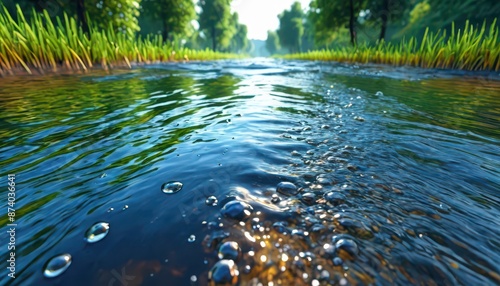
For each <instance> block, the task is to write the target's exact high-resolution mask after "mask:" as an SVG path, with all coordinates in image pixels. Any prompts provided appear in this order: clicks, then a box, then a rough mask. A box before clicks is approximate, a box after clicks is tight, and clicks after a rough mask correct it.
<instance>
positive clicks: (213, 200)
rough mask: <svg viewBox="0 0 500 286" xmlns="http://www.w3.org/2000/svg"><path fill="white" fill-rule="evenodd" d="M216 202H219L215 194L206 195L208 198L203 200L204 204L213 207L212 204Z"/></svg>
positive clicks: (214, 204)
mask: <svg viewBox="0 0 500 286" xmlns="http://www.w3.org/2000/svg"><path fill="white" fill-rule="evenodd" d="M218 202H219V201H218V200H217V198H216V197H215V196H210V197H208V198H207V199H206V200H205V204H206V205H207V206H212V207H213V206H216V205H217V203H218Z"/></svg>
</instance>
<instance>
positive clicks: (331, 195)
mask: <svg viewBox="0 0 500 286" xmlns="http://www.w3.org/2000/svg"><path fill="white" fill-rule="evenodd" d="M323 198H324V199H325V200H326V201H327V202H329V203H330V204H332V205H334V206H338V205H340V204H343V203H344V202H345V199H346V198H345V196H344V195H343V194H341V193H339V192H328V193H326V194H325V195H324V196H323Z"/></svg>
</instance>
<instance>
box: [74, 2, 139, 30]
mask: <svg viewBox="0 0 500 286" xmlns="http://www.w3.org/2000/svg"><path fill="white" fill-rule="evenodd" d="M79 1H80V0H79ZM81 1H84V3H85V10H86V12H88V15H89V17H90V21H89V22H91V23H92V24H93V25H95V26H97V27H98V28H101V29H108V28H109V27H110V26H112V27H113V28H114V29H115V31H117V32H121V33H124V34H127V35H128V36H130V37H133V36H134V35H135V33H136V32H137V31H139V30H140V27H139V21H138V19H137V18H138V17H139V14H140V12H139V7H140V5H139V3H140V0H114V1H103V0H81ZM87 20H88V19H87ZM81 23H82V24H83V22H81Z"/></svg>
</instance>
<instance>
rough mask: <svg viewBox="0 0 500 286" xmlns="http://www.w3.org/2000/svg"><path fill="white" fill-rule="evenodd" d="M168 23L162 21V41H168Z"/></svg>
mask: <svg viewBox="0 0 500 286" xmlns="http://www.w3.org/2000/svg"><path fill="white" fill-rule="evenodd" d="M168 29H169V28H168V23H167V21H166V20H164V21H163V32H162V37H163V42H166V41H168V40H169V39H168V36H169V34H170V32H169V31H168Z"/></svg>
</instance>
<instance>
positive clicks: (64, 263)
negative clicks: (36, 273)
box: [43, 253, 71, 278]
mask: <svg viewBox="0 0 500 286" xmlns="http://www.w3.org/2000/svg"><path fill="white" fill-rule="evenodd" d="M70 265H71V255H70V254H68V253H65V254H61V255H57V256H54V257H52V258H51V259H50V260H49V262H48V263H47V264H46V265H45V270H44V271H43V276H45V277H47V278H54V277H57V276H59V275H61V274H62V273H63V272H64V271H66V269H68V267H69V266H70Z"/></svg>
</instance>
